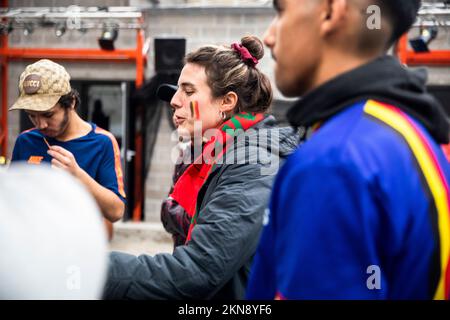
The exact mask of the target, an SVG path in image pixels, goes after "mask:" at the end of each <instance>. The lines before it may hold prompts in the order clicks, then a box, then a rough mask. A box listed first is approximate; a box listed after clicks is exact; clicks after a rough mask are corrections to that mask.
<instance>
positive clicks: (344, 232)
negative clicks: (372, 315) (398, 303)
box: [249, 159, 386, 299]
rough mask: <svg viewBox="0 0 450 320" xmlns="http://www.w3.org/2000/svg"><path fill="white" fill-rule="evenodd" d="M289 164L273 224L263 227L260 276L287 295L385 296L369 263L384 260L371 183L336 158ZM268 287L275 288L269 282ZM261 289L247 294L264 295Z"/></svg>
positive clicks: (257, 268) (256, 268)
mask: <svg viewBox="0 0 450 320" xmlns="http://www.w3.org/2000/svg"><path fill="white" fill-rule="evenodd" d="M294 160H295V159H294ZM290 165H291V167H290V168H286V167H285V168H283V169H286V170H283V172H284V176H280V177H279V179H278V180H279V181H277V182H278V183H277V185H276V189H275V190H274V193H275V194H274V197H273V198H272V200H274V199H275V200H276V201H273V205H272V213H271V222H270V224H269V226H270V225H272V227H271V228H266V230H265V234H264V237H263V240H262V242H261V247H260V248H259V252H258V256H259V257H257V258H256V260H255V266H254V269H253V273H254V275H255V276H256V275H258V273H259V274H261V279H264V278H263V274H264V273H265V272H267V273H268V274H269V276H268V278H269V279H270V278H272V277H274V276H276V280H275V281H276V288H275V290H276V292H277V293H278V294H279V295H280V296H281V297H284V298H286V299H352V298H353V299H377V298H383V297H384V295H385V288H386V285H385V284H386V283H385V279H384V278H383V274H381V275H380V277H381V280H380V282H381V288H382V289H381V290H373V289H372V290H371V289H369V288H368V279H369V277H370V276H371V274H368V268H369V267H370V266H373V265H375V266H379V265H380V263H381V262H380V258H379V257H378V256H377V243H376V242H375V241H374V240H373V239H376V235H377V234H379V233H378V232H377V231H376V230H377V228H378V217H377V205H376V203H377V202H376V201H375V200H374V199H373V198H372V197H374V196H375V195H374V194H376V193H374V192H373V190H371V186H370V184H369V182H368V181H367V180H366V178H365V177H362V176H361V173H360V171H359V170H358V169H357V168H353V167H352V165H351V164H346V163H344V164H343V163H338V160H335V159H334V160H333V159H326V160H323V161H322V159H321V160H319V161H316V162H314V163H313V164H311V163H310V164H308V165H303V166H301V167H298V166H295V161H291V162H290ZM271 229H273V230H271ZM271 234H272V235H271ZM273 234H274V235H276V237H274V236H273ZM271 238H273V239H271ZM272 253H275V254H276V257H273V256H272ZM271 264H273V265H275V267H272V266H271ZM272 268H275V270H272ZM252 283H253V284H254V282H252ZM267 286H268V288H265V289H266V290H269V293H270V294H272V293H273V290H274V289H273V288H272V286H273V284H272V283H271V281H269V282H268V284H267V285H266V287H267ZM255 288H257V287H256V286H255ZM255 288H253V289H252V288H249V297H254V296H255V297H257V298H266V297H265V296H261V293H259V295H257V294H258V293H257V291H256V290H255ZM252 293H254V294H255V295H254V296H253V295H252Z"/></svg>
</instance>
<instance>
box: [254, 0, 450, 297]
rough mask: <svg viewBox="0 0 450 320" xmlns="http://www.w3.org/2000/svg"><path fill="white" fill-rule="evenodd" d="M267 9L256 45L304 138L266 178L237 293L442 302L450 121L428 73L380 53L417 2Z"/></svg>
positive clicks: (290, 0) (349, 0)
mask: <svg viewBox="0 0 450 320" xmlns="http://www.w3.org/2000/svg"><path fill="white" fill-rule="evenodd" d="M274 6H275V8H276V10H277V17H276V18H275V19H274V21H273V22H272V24H271V25H270V27H269V29H268V30H267V32H266V36H265V43H266V45H267V46H269V47H270V48H271V50H272V54H273V57H274V60H275V77H276V83H277V86H278V88H279V89H280V91H281V92H282V93H283V94H285V95H286V96H289V97H294V96H302V99H301V100H300V101H299V102H297V103H296V104H295V105H294V106H293V108H292V109H291V110H290V111H289V113H288V119H290V121H291V124H292V125H293V126H295V127H303V128H306V129H307V131H306V132H307V133H308V134H306V135H305V137H304V140H305V143H304V144H302V146H301V148H299V149H297V151H296V152H295V153H294V154H292V155H291V156H290V158H289V159H288V160H287V162H286V164H285V165H284V167H283V168H282V169H281V170H280V172H279V174H278V176H277V179H276V182H275V185H274V189H273V194H272V198H271V204H270V215H269V219H268V223H266V225H265V228H264V231H263V235H262V238H261V241H260V246H259V249H258V251H257V254H256V257H255V260H254V265H253V268H252V273H251V278H250V283H249V287H248V291H247V297H248V298H250V299H273V298H278V299H433V298H434V299H448V298H449V285H450V270H449V253H450V222H449V220H450V216H449V212H450V210H449V190H448V185H449V180H450V171H449V166H448V162H447V160H446V158H445V156H444V154H443V152H442V150H441V148H440V145H441V144H445V143H448V136H449V127H448V123H447V120H446V116H445V114H444V111H443V109H442V107H441V106H440V105H439V104H438V103H437V102H436V101H435V100H434V99H433V98H432V97H431V96H430V95H429V94H428V93H427V92H426V87H425V82H426V74H424V73H423V72H412V71H409V70H407V69H406V68H405V67H404V66H402V65H401V64H400V63H399V61H397V59H396V58H394V57H391V56H387V55H386V51H387V48H389V47H390V46H391V45H392V44H393V43H394V42H395V41H396V40H398V38H399V37H400V36H401V35H402V34H403V33H405V32H406V31H407V30H408V29H409V28H410V27H411V25H412V24H413V23H414V21H415V19H416V16H417V12H418V10H419V8H420V1H419V0H327V1H325V0H275V1H274ZM374 6H376V7H374ZM374 8H375V9H374ZM377 9H379V10H377ZM368 12H375V13H376V12H379V13H381V16H379V17H378V18H380V25H379V28H369V25H370V24H368V19H369V18H377V17H376V16H375V17H374V16H371V15H370V14H368Z"/></svg>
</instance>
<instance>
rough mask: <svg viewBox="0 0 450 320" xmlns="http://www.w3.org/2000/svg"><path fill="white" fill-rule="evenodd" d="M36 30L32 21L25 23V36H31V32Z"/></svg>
mask: <svg viewBox="0 0 450 320" xmlns="http://www.w3.org/2000/svg"><path fill="white" fill-rule="evenodd" d="M33 31H34V26H33V24H32V23H29V22H27V23H25V24H24V29H23V35H24V36H29V35H30V34H32V33H33Z"/></svg>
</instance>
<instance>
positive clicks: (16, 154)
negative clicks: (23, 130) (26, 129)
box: [11, 135, 25, 162]
mask: <svg viewBox="0 0 450 320" xmlns="http://www.w3.org/2000/svg"><path fill="white" fill-rule="evenodd" d="M23 160H25V159H23V155H22V137H21V136H20V135H19V136H18V137H17V140H16V143H15V144H14V149H13V152H12V157H11V162H17V161H23Z"/></svg>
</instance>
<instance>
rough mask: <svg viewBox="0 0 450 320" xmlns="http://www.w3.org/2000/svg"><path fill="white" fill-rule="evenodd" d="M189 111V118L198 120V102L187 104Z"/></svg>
mask: <svg viewBox="0 0 450 320" xmlns="http://www.w3.org/2000/svg"><path fill="white" fill-rule="evenodd" d="M189 106H190V109H191V116H192V118H194V119H195V120H199V119H200V110H199V108H198V101H191V102H190V103H189Z"/></svg>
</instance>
